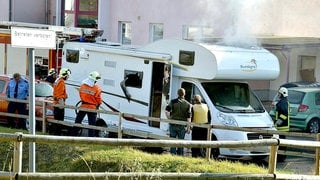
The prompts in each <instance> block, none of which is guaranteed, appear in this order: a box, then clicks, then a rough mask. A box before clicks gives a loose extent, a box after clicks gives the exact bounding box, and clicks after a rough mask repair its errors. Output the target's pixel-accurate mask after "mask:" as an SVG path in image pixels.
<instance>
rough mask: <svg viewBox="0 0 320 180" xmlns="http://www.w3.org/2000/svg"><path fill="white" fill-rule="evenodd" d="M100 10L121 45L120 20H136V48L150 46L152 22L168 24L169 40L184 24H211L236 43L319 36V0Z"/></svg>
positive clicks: (135, 3)
mask: <svg viewBox="0 0 320 180" xmlns="http://www.w3.org/2000/svg"><path fill="white" fill-rule="evenodd" d="M106 2H107V3H106ZM103 4H105V5H103ZM100 5H101V6H103V7H100V10H101V12H99V13H100V16H99V18H100V22H101V23H100V25H101V27H102V28H103V29H104V30H105V32H106V33H107V34H105V36H107V39H108V40H111V41H118V21H131V22H132V30H133V32H132V34H133V37H132V44H146V43H148V42H149V23H163V24H164V37H165V38H181V37H182V26H183V25H195V26H201V25H202V26H205V25H208V26H211V27H213V28H214V30H215V36H217V37H224V38H225V39H226V40H228V39H232V40H233V41H240V40H242V39H244V38H247V37H249V36H253V35H261V34H263V35H284V36H300V37H301V36H318V37H319V36H320V22H319V21H318V19H319V18H320V11H319V7H320V1H319V0H308V1H304V0H281V1H279V0H198V1H195V0H130V1H128V0H100Z"/></svg>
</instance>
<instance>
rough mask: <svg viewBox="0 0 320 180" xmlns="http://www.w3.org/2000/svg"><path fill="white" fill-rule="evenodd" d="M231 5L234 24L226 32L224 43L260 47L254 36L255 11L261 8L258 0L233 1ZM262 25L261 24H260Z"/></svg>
mask: <svg viewBox="0 0 320 180" xmlns="http://www.w3.org/2000/svg"><path fill="white" fill-rule="evenodd" d="M230 2H231V3H230V4H229V6H230V8H229V10H230V11H231V12H230V13H231V16H232V17H231V18H232V23H231V26H229V27H228V28H227V29H226V31H225V32H224V37H223V43H225V44H227V45H238V46H239V45H240V46H259V42H258V41H257V39H256V37H255V36H254V34H253V33H254V31H253V30H254V27H255V26H256V23H257V19H255V18H254V17H252V16H254V15H256V14H255V13H252V12H255V9H256V8H258V7H259V3H263V2H262V1H260V0H258V1H256V0H231V1H230ZM260 23H261V22H260Z"/></svg>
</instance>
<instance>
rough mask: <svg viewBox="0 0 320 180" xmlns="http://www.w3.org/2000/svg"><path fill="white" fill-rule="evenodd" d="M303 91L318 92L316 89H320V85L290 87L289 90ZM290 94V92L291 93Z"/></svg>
mask: <svg viewBox="0 0 320 180" xmlns="http://www.w3.org/2000/svg"><path fill="white" fill-rule="evenodd" d="M292 90H294V91H301V92H316V91H320V87H301V86H300V87H291V88H288V91H292ZM289 95H290V93H289Z"/></svg>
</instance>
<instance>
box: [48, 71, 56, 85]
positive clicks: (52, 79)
mask: <svg viewBox="0 0 320 180" xmlns="http://www.w3.org/2000/svg"><path fill="white" fill-rule="evenodd" d="M56 78H57V71H56V70H55V69H54V68H51V69H50V70H49V72H48V76H47V77H46V79H45V81H47V82H49V83H51V84H53V83H54V82H55V81H56Z"/></svg>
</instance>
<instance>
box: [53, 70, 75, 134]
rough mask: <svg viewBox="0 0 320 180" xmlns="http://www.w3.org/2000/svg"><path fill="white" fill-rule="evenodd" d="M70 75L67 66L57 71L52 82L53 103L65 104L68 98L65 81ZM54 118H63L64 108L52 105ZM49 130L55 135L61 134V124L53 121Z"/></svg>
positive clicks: (61, 119) (60, 119)
mask: <svg viewBox="0 0 320 180" xmlns="http://www.w3.org/2000/svg"><path fill="white" fill-rule="evenodd" d="M70 75H71V71H70V69H68V68H62V69H61V70H60V73H59V78H58V79H56V81H55V82H54V84H53V103H54V104H59V105H65V101H66V99H67V98H68V94H67V90H66V85H65V81H66V80H67V79H68V78H69V76H70ZM53 111H54V119H55V120H59V121H63V120H64V108H63V107H54V109H53ZM50 131H51V132H52V133H53V134H55V135H60V134H61V125H59V124H55V123H53V124H52V125H51V127H50Z"/></svg>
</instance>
